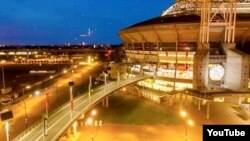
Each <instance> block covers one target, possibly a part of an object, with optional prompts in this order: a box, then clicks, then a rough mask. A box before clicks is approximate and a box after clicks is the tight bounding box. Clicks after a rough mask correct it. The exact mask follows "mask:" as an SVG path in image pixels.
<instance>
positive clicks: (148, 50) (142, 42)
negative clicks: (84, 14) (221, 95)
mask: <svg viewBox="0 0 250 141" xmlns="http://www.w3.org/2000/svg"><path fill="white" fill-rule="evenodd" d="M119 35H120V37H121V39H122V40H123V43H124V49H125V53H126V56H127V61H128V62H129V63H131V68H130V69H131V71H137V72H138V73H146V74H151V75H155V78H156V80H155V82H154V85H155V86H152V87H155V88H157V89H161V90H164V89H166V90H168V89H169V88H172V90H176V89H182V88H183V87H186V88H187V87H189V88H192V89H195V90H198V91H200V92H206V91H210V90H225V89H229V90H233V91H248V90H249V85H248V84H249V66H250V65H249V63H250V61H249V55H248V54H247V53H245V52H243V51H240V50H239V49H238V48H248V47H249V46H250V2H249V1H247V0H245V1H244V0H239V1H237V0H176V1H175V3H174V4H173V5H172V6H171V7H169V8H168V9H167V10H166V11H164V12H163V13H162V15H161V16H159V17H156V18H153V19H149V20H147V21H143V22H140V23H137V24H135V25H132V26H130V27H128V28H125V29H123V30H121V31H120V32H119ZM143 85H152V84H150V82H149V83H147V82H144V84H143Z"/></svg>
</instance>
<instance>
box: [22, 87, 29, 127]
mask: <svg viewBox="0 0 250 141" xmlns="http://www.w3.org/2000/svg"><path fill="white" fill-rule="evenodd" d="M24 89H30V86H29V85H28V86H26V87H25V88H23V95H24ZM26 109H27V106H26V100H25V99H24V116H25V128H26V129H27V128H28V115H27V110H26Z"/></svg>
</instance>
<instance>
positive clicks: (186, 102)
mask: <svg viewBox="0 0 250 141" xmlns="http://www.w3.org/2000/svg"><path fill="white" fill-rule="evenodd" d="M187 97H188V96H187V94H186V95H185V106H187Z"/></svg>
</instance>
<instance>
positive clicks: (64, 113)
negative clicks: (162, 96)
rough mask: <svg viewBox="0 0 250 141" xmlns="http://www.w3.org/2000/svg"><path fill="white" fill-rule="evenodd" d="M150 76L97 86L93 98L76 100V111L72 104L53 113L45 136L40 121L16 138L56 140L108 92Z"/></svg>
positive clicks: (85, 97)
mask: <svg viewBox="0 0 250 141" xmlns="http://www.w3.org/2000/svg"><path fill="white" fill-rule="evenodd" d="M149 77H150V76H146V75H143V76H137V77H134V78H130V79H126V80H121V81H120V82H112V83H109V84H107V85H106V87H104V86H102V87H99V88H96V89H94V90H93V91H92V93H91V98H90V99H89V97H88V95H86V94H85V95H83V96H81V97H79V98H78V99H76V100H74V105H75V107H74V111H73V112H71V111H70V104H69V103H68V104H67V105H65V106H63V107H61V108H60V109H58V110H57V112H56V113H54V114H53V115H51V116H50V117H49V119H48V125H49V127H48V135H47V136H44V125H43V122H40V124H39V125H38V126H36V127H35V128H33V129H32V130H31V131H30V132H28V133H27V134H25V135H23V134H21V136H19V137H18V138H16V139H15V140H22V141H42V140H46V141H54V140H57V139H58V138H59V137H60V136H61V135H62V134H63V133H64V132H65V131H66V129H67V128H68V127H69V126H70V125H71V124H72V123H73V122H74V121H75V120H76V119H77V118H78V117H79V116H80V115H81V114H82V113H84V112H86V111H87V110H89V108H91V106H92V105H94V104H96V103H97V102H98V101H100V100H101V99H102V98H104V97H105V96H107V95H108V94H110V93H112V92H114V91H116V90H118V89H120V88H122V87H123V86H126V85H128V84H131V83H134V82H136V81H139V80H142V79H145V78H149ZM20 137H21V138H20Z"/></svg>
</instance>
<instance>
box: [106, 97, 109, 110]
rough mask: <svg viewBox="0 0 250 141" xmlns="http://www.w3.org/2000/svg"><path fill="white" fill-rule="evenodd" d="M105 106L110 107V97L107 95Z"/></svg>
mask: <svg viewBox="0 0 250 141" xmlns="http://www.w3.org/2000/svg"><path fill="white" fill-rule="evenodd" d="M105 101H106V102H105V107H106V108H107V107H109V97H108V96H107V97H106V98H105Z"/></svg>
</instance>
